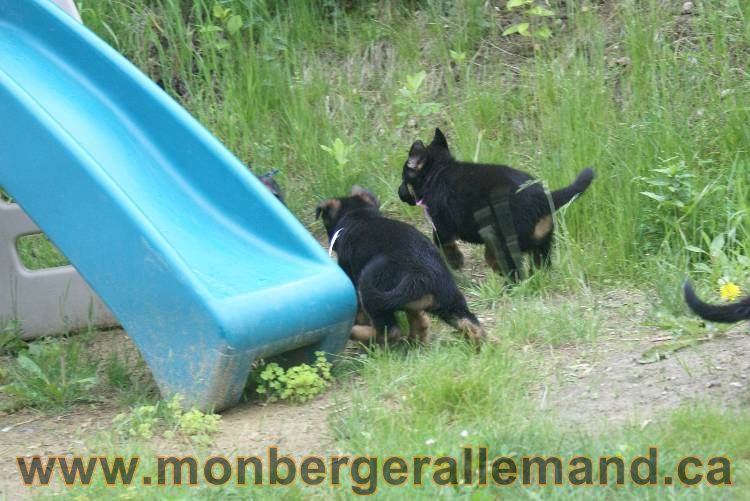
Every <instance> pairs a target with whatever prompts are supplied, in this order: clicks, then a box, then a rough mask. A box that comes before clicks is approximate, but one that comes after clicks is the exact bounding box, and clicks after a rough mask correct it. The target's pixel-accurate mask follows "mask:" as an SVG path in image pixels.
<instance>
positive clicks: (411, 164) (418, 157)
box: [406, 140, 427, 170]
mask: <svg viewBox="0 0 750 501" xmlns="http://www.w3.org/2000/svg"><path fill="white" fill-rule="evenodd" d="M426 158H427V148H426V147H425V145H424V143H423V142H422V141H419V140H417V141H414V144H412V145H411V149H410V150H409V158H408V159H407V160H406V167H408V168H409V169H412V170H422V167H424V164H425V160H426Z"/></svg>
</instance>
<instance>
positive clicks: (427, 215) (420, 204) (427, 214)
mask: <svg viewBox="0 0 750 501" xmlns="http://www.w3.org/2000/svg"><path fill="white" fill-rule="evenodd" d="M417 206H418V207H422V210H423V211H424V217H425V218H427V222H428V223H430V226H432V229H433V230H434V231H436V232H437V228H436V227H435V223H434V221H433V220H432V217H430V211H429V208H428V207H427V204H426V203H424V198H420V199H419V200H417Z"/></svg>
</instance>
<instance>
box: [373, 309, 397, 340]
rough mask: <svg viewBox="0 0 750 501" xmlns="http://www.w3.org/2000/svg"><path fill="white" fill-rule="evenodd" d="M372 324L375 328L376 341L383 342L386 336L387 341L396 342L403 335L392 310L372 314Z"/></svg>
mask: <svg viewBox="0 0 750 501" xmlns="http://www.w3.org/2000/svg"><path fill="white" fill-rule="evenodd" d="M372 325H373V327H374V328H375V332H376V336H377V340H378V343H381V344H384V343H385V340H386V337H387V339H388V342H389V343H397V342H399V341H400V340H401V339H403V337H404V333H403V332H401V328H400V327H399V326H398V322H397V321H396V315H395V313H394V312H392V311H391V312H382V313H378V314H375V315H373V316H372Z"/></svg>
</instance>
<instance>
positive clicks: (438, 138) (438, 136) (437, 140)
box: [432, 128, 448, 149]
mask: <svg viewBox="0 0 750 501" xmlns="http://www.w3.org/2000/svg"><path fill="white" fill-rule="evenodd" d="M432 144H434V145H435V146H441V147H443V148H445V149H448V141H447V140H446V139H445V135H444V134H443V131H441V130H440V129H438V128H436V129H435V137H433V138H432Z"/></svg>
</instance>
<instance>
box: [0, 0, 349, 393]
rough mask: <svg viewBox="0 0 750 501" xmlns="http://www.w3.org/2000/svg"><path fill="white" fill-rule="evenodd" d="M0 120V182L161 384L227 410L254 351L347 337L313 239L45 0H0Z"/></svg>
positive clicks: (337, 283) (341, 282) (342, 302)
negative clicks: (118, 324) (98, 299)
mask: <svg viewBox="0 0 750 501" xmlns="http://www.w3.org/2000/svg"><path fill="white" fill-rule="evenodd" d="M0 124H1V125H0V186H3V187H5V189H7V190H8V192H9V193H10V194H11V195H12V196H13V197H14V198H15V199H17V200H18V201H19V203H20V204H21V205H22V206H23V208H24V210H25V211H26V212H27V213H28V214H29V215H30V216H31V217H32V218H33V219H34V221H35V222H36V223H37V224H38V225H39V227H40V228H42V229H43V230H44V231H45V233H47V234H48V235H49V237H50V238H51V239H52V240H53V241H54V243H55V244H56V245H57V246H58V247H59V248H60V249H61V250H62V252H63V253H64V254H65V255H66V256H67V257H68V259H70V261H71V262H72V263H73V264H74V265H75V266H76V268H77V269H78V270H79V271H80V273H81V274H82V275H83V277H84V278H85V279H86V280H87V281H88V283H89V284H90V285H91V286H92V288H93V289H94V290H95V291H96V292H97V293H98V294H99V295H100V297H101V298H102V299H103V300H104V302H105V303H106V304H107V305H108V306H109V308H110V309H111V310H112V312H113V313H114V314H115V315H116V316H117V318H118V319H119V320H120V322H121V323H122V325H123V326H124V327H125V329H126V330H127V331H128V333H129V335H130V336H132V338H133V339H134V340H135V342H136V343H137V345H138V347H139V349H140V350H141V352H142V354H143V356H144V358H145V359H146V362H147V363H148V364H149V366H150V367H151V369H152V371H153V373H154V376H155V378H156V380H157V382H158V383H159V385H160V388H161V389H162V391H163V393H164V394H172V393H176V392H180V393H182V394H183V395H184V396H185V397H186V400H187V402H188V403H191V404H195V405H199V406H200V407H202V408H209V407H214V408H221V407H225V406H228V405H231V404H232V403H233V402H235V401H236V400H237V399H238V398H239V396H240V394H241V391H242V387H243V385H244V382H245V379H246V377H247V373H248V370H249V367H250V364H251V362H252V361H253V360H254V359H255V358H257V357H261V356H267V355H270V354H277V353H280V352H283V351H287V350H290V349H295V348H299V347H302V346H309V347H310V350H311V351H314V350H316V349H323V350H325V351H329V352H335V351H337V350H339V349H340V348H341V347H342V346H343V345H344V343H345V342H346V339H347V337H348V331H349V327H350V324H351V320H352V318H353V315H354V310H355V306H356V305H355V295H354V291H353V288H352V286H351V283H350V282H349V280H348V278H347V277H346V276H345V275H344V274H343V272H342V271H341V270H340V269H339V268H338V266H336V264H335V263H334V262H333V261H332V260H331V259H330V258H329V257H328V256H327V255H326V254H325V252H324V251H323V250H322V249H321V248H320V246H319V245H318V243H317V242H316V241H315V240H314V239H313V238H312V236H311V235H310V234H309V233H308V232H307V231H306V230H305V229H304V228H303V227H302V225H301V224H300V223H299V222H298V221H297V220H296V219H295V218H294V217H293V216H292V215H291V214H290V213H289V212H288V211H287V210H286V208H285V207H284V206H283V205H282V204H281V203H279V202H278V200H276V198H275V197H273V195H271V194H270V193H269V192H268V191H267V190H266V189H265V187H264V186H263V185H262V184H261V183H260V182H259V181H257V180H256V179H255V177H254V176H253V175H252V174H250V173H249V171H248V170H247V169H246V168H245V167H244V166H243V165H242V164H241V163H240V162H239V161H238V160H237V159H236V158H235V157H234V156H232V155H231V154H230V153H229V152H228V151H227V150H226V149H225V148H224V147H223V146H222V145H221V144H220V143H219V142H218V141H217V140H216V139H215V138H214V137H213V136H211V134H209V133H208V132H207V131H206V130H205V129H204V128H203V127H202V126H201V125H200V124H198V123H197V122H196V121H195V120H194V119H193V118H192V117H191V116H190V115H189V114H188V113H187V112H186V111H185V110H183V109H182V108H181V107H180V106H179V105H178V104H176V103H175V102H174V101H173V100H172V99H171V98H170V97H169V96H167V95H166V94H165V93H164V92H163V91H162V90H161V89H159V88H158V87H157V86H156V85H155V84H154V83H152V82H151V81H150V80H148V78H147V77H145V76H144V75H143V74H142V73H140V72H139V71H138V70H137V69H136V68H135V67H133V66H132V65H131V64H130V63H129V62H127V61H126V60H125V59H124V58H123V57H122V56H120V55H119V54H118V53H117V52H116V51H114V50H113V49H112V48H110V47H109V46H107V45H106V44H105V43H104V42H103V41H101V40H100V39H99V38H97V37H96V35H94V34H92V33H91V32H90V31H88V30H87V29H86V28H85V27H83V26H80V25H78V24H77V23H76V22H75V21H74V20H73V19H72V18H70V17H69V16H68V15H67V14H65V13H64V12H63V11H61V10H60V9H59V8H57V7H56V6H55V5H54V4H53V3H52V2H49V1H48V0H23V1H19V0H0ZM0 273H2V270H0Z"/></svg>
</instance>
